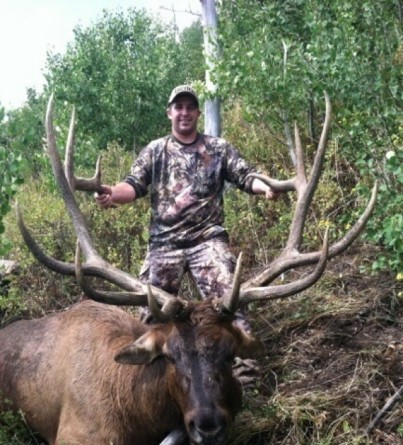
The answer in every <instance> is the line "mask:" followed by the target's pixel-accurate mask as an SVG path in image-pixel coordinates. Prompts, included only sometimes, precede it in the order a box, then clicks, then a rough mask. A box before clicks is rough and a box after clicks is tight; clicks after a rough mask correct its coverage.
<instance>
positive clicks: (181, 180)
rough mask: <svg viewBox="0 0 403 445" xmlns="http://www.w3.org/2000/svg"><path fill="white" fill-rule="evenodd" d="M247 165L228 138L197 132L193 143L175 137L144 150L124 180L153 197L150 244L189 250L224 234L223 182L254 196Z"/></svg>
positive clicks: (163, 139) (252, 170) (140, 195)
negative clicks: (185, 142) (247, 178)
mask: <svg viewBox="0 0 403 445" xmlns="http://www.w3.org/2000/svg"><path fill="white" fill-rule="evenodd" d="M255 171H256V169H255V168H253V167H251V166H249V165H248V164H247V163H246V161H245V160H244V159H243V158H242V157H241V155H240V154H239V152H238V150H237V149H236V148H234V147H233V146H232V145H231V144H229V143H228V142H227V141H225V140H224V139H220V138H214V137H211V136H206V135H203V134H199V135H198V137H197V139H196V140H195V141H194V142H193V143H192V144H189V145H185V144H182V143H180V142H179V141H178V140H176V139H175V138H174V137H173V136H167V137H165V138H161V139H157V140H155V141H153V142H151V143H150V144H149V145H148V146H147V147H145V148H144V149H143V150H142V151H141V152H140V154H139V156H138V158H137V159H136V160H135V162H134V163H133V165H132V168H131V174H130V175H128V176H127V178H126V179H125V181H126V182H127V183H129V184H130V185H132V187H133V188H134V189H135V191H136V197H137V198H140V197H142V196H144V195H146V194H147V193H148V192H149V193H150V197H151V208H152V215H151V221H150V246H152V247H153V246H163V245H165V246H170V247H191V246H194V245H195V244H197V243H198V242H200V241H203V240H207V239H210V238H212V237H214V236H218V235H220V234H225V230H224V228H223V227H222V224H223V222H224V210H223V193H224V185H225V181H227V182H229V183H232V184H234V185H235V186H236V187H238V188H239V189H241V190H244V191H246V192H248V193H252V190H251V182H252V181H251V180H246V176H247V175H248V174H249V173H252V172H255Z"/></svg>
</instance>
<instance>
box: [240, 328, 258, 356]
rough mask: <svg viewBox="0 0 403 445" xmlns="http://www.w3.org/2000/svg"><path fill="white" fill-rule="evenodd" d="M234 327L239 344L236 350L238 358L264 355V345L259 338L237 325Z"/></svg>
mask: <svg viewBox="0 0 403 445" xmlns="http://www.w3.org/2000/svg"><path fill="white" fill-rule="evenodd" d="M235 329H236V330H237V331H238V333H239V344H238V347H237V350H236V355H237V356H238V357H239V358H242V359H245V358H259V357H261V356H262V355H264V353H265V347H264V345H263V343H262V342H261V341H260V340H258V339H257V338H255V337H254V336H253V335H252V334H251V333H250V332H247V331H245V330H244V329H242V328H240V327H238V326H236V327H235Z"/></svg>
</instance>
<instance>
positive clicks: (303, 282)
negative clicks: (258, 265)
mask: <svg viewBox="0 0 403 445" xmlns="http://www.w3.org/2000/svg"><path fill="white" fill-rule="evenodd" d="M328 252H329V231H328V229H327V230H326V232H325V236H324V241H323V247H322V250H321V252H320V257H319V261H318V262H317V265H316V267H315V269H314V270H313V272H311V273H310V274H309V275H308V276H306V277H304V278H301V279H300V280H297V281H294V282H292V283H287V284H280V285H278V286H267V287H257V288H246V289H244V290H241V294H240V301H239V306H240V307H242V306H245V305H247V304H249V303H251V302H252V301H257V300H274V299H278V298H286V297H290V296H291V295H295V294H297V293H298V292H302V291H303V290H305V289H308V288H309V287H311V286H312V285H314V284H315V283H316V282H317V281H318V280H319V278H320V277H321V276H322V274H323V272H324V270H325V268H326V263H327V259H328Z"/></svg>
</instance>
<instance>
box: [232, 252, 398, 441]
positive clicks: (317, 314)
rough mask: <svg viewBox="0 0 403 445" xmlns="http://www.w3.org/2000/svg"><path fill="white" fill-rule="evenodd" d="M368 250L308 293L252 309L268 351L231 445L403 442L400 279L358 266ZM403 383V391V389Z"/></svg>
mask: <svg viewBox="0 0 403 445" xmlns="http://www.w3.org/2000/svg"><path fill="white" fill-rule="evenodd" d="M365 262H366V257H365V254H363V252H362V251H359V252H353V253H349V254H348V255H344V256H343V257H341V258H340V257H339V259H338V260H337V261H335V262H334V263H332V262H331V263H330V264H329V265H328V268H327V271H326V272H325V275H324V277H322V279H321V281H320V282H319V283H318V284H317V285H316V286H315V287H314V288H311V289H309V290H307V291H305V292H304V293H303V294H301V295H299V296H296V297H292V298H288V299H286V300H277V301H275V302H271V303H270V304H266V305H265V306H264V307H256V308H252V309H251V311H250V317H252V316H254V319H255V326H256V327H255V332H256V333H257V335H258V336H259V337H260V338H261V339H263V340H264V342H265V345H266V350H267V355H266V357H264V358H263V359H262V360H261V361H260V366H261V368H262V382H263V383H262V385H261V386H260V388H258V389H256V390H255V391H254V392H253V391H252V392H251V391H246V393H245V399H246V403H245V410H244V411H243V412H242V413H241V415H240V416H239V418H238V420H237V421H236V425H235V428H234V434H233V438H232V442H231V443H233V444H254V445H263V444H272V445H277V444H278V445H280V444H289V445H297V444H301V445H302V444H306V445H308V444H309V445H313V444H318V445H319V444H321V445H324V444H329V445H333V444H334V445H336V444H346V445H350V444H351V445H353V444H388V445H398V444H403V397H400V398H398V400H397V402H396V403H395V404H394V405H393V406H392V407H390V409H389V410H388V411H387V412H386V413H385V414H384V415H383V416H382V417H381V418H380V420H379V421H378V420H377V421H376V424H375V425H373V426H369V425H370V422H371V421H373V419H374V418H375V416H376V415H377V414H378V413H379V412H380V410H381V409H382V408H383V407H384V406H385V404H386V403H387V401H388V400H389V399H390V398H391V397H392V396H393V395H395V394H396V393H397V391H398V390H399V389H400V388H401V387H402V385H403V304H402V303H403V292H402V291H403V286H402V284H403V283H401V282H400V284H399V283H398V282H396V281H395V280H394V277H393V276H391V275H389V274H383V275H380V276H379V275H378V276H371V275H369V274H368V273H367V272H366V273H365V274H363V273H361V272H360V268H361V267H362V265H363V264H365ZM401 391H402V390H401Z"/></svg>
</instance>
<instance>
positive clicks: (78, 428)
mask: <svg viewBox="0 0 403 445" xmlns="http://www.w3.org/2000/svg"><path fill="white" fill-rule="evenodd" d="M188 315H189V318H188V319H187V321H184V322H180V323H167V324H164V325H155V326H151V327H150V326H146V325H144V324H142V323H141V322H139V321H137V320H136V319H134V318H133V317H131V316H130V315H128V314H127V313H126V312H124V311H123V310H121V309H118V308H116V307H113V306H108V305H104V304H100V303H95V302H92V301H84V302H82V303H78V304H76V305H74V306H73V307H71V308H70V309H68V310H67V311H64V312H61V313H58V314H55V315H52V316H48V317H45V318H43V319H40V320H31V321H19V322H16V323H14V324H12V325H10V326H9V327H7V328H5V329H3V330H2V331H0V391H1V394H2V396H3V399H7V400H9V401H11V402H12V404H13V407H14V408H15V409H20V410H22V411H23V412H24V414H25V418H26V420H27V423H28V425H30V426H31V427H32V428H33V429H34V430H36V431H37V432H39V433H40V435H41V436H42V437H43V438H44V439H46V440H47V441H48V443H49V444H51V445H53V444H62V443H68V444H77V445H78V444H79V445H93V444H94V443H96V444H98V445H109V444H111V443H113V445H129V444H130V445H154V444H159V443H160V442H161V441H162V439H163V438H164V437H165V435H166V434H167V433H168V432H170V431H171V430H172V429H174V428H176V427H179V426H181V425H183V424H185V426H186V428H187V429H188V433H189V435H190V436H191V437H193V438H194V437H197V436H198V435H199V433H200V431H202V435H203V436H204V435H205V436H206V437H203V440H202V442H200V443H202V444H210V443H214V444H218V443H220V442H222V440H223V435H224V433H225V431H226V429H227V426H228V424H229V423H230V422H231V420H232V419H233V417H234V416H235V414H236V412H237V411H238V410H239V408H240V406H241V397H240V389H239V385H238V383H237V382H236V381H235V380H234V378H233V377H232V374H231V360H232V358H233V357H234V356H235V355H241V354H243V355H245V351H249V352H250V353H251V354H252V355H253V352H254V350H255V349H256V344H257V343H256V341H255V340H254V339H253V338H252V337H245V335H244V334H243V333H242V332H240V330H239V329H238V328H236V327H233V326H232V324H231V319H230V318H228V317H227V318H226V317H223V316H220V315H219V314H217V313H216V312H215V311H214V310H213V309H212V306H211V304H210V303H209V302H204V303H201V304H199V305H196V306H195V307H194V308H193V309H192V310H191V311H190V314H188ZM146 333H147V334H146ZM143 334H146V335H145V336H143V337H141V336H142V335H143ZM140 337H141V339H145V340H144V342H143V343H144V345H145V346H146V348H145V352H144V351H143V349H144V345H143V343H139V342H137V343H136V342H135V340H136V339H138V338H140ZM133 342H134V343H133ZM150 346H151V349H152V350H153V351H152V352H153V354H154V355H153V356H152V359H150V360H151V361H150V363H149V364H135V365H130V364H121V363H117V362H116V361H115V360H114V358H115V356H117V355H118V354H119V353H121V351H122V350H125V351H128V354H127V355H128V357H129V360H134V361H133V363H138V360H139V358H138V357H139V355H138V352H139V350H140V351H142V354H141V355H140V357H143V356H148V355H147V354H149V351H148V349H147V348H149V347H150ZM154 349H155V350H154ZM133 351H134V353H133ZM247 355H248V354H247ZM133 357H134V358H133ZM150 357H151V356H150ZM136 360H137V361H136ZM0 408H1V406H0ZM217 431H219V432H218V433H217ZM191 443H193V442H192V440H191Z"/></svg>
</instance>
